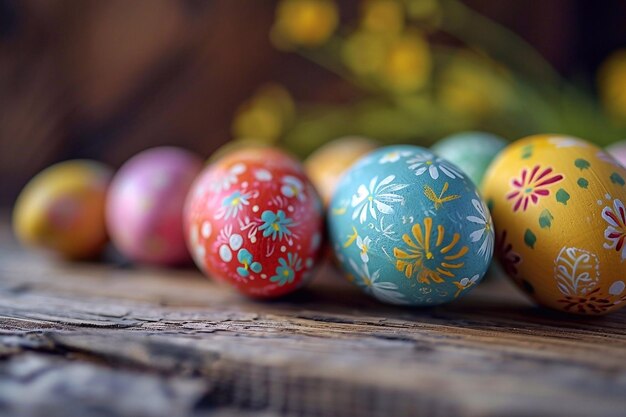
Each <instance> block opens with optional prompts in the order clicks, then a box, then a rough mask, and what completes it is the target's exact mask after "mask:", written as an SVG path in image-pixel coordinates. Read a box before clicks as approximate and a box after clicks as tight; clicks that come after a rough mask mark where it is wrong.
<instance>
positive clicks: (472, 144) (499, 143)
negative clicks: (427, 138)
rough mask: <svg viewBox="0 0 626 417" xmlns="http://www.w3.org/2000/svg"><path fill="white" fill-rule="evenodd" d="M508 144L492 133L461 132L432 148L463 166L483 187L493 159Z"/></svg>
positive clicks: (477, 184)
mask: <svg viewBox="0 0 626 417" xmlns="http://www.w3.org/2000/svg"><path fill="white" fill-rule="evenodd" d="M506 145H507V141H506V140H504V139H502V138H501V137H500V136H496V135H492V134H491V133H485V132H461V133H455V134H453V135H450V136H447V137H445V138H443V139H441V140H440V141H439V142H437V143H435V144H434V145H433V146H432V147H431V150H432V151H433V152H434V153H435V154H437V155H438V156H440V157H442V158H444V159H447V160H448V161H450V162H452V163H453V164H455V165H456V166H458V167H459V168H461V169H462V170H463V172H465V173H466V174H467V176H468V177H469V179H470V180H472V181H473V182H474V184H476V186H478V187H481V183H482V181H483V177H484V176H485V172H487V168H489V165H490V164H491V161H493V159H494V158H495V157H496V155H498V154H499V153H500V151H501V150H502V149H504V148H505V147H506Z"/></svg>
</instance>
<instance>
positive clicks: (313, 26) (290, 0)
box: [271, 0, 339, 48]
mask: <svg viewBox="0 0 626 417" xmlns="http://www.w3.org/2000/svg"><path fill="white" fill-rule="evenodd" d="M338 23H339V11H338V9H337V5H336V4H335V3H334V2H333V1H331V0H282V1H281V2H280V3H278V6H277V8H276V20H275V22H274V26H273V28H272V33H271V37H272V40H273V41H274V43H275V44H276V46H278V47H279V48H289V47H292V46H304V47H313V46H319V45H321V44H323V43H324V42H326V41H327V40H328V38H330V36H331V35H332V34H333V32H334V31H335V29H336V28H337V24H338Z"/></svg>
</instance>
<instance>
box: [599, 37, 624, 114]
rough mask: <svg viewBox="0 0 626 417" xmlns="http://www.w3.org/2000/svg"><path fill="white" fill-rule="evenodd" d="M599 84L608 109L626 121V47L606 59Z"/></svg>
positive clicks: (600, 71) (601, 68)
mask: <svg viewBox="0 0 626 417" xmlns="http://www.w3.org/2000/svg"><path fill="white" fill-rule="evenodd" d="M598 84H599V89H600V95H601V97H602V101H603V104H604V106H605V107H606V109H607V111H609V112H610V113H611V114H612V115H613V116H615V117H616V118H619V119H622V120H624V121H626V49H620V50H618V51H616V52H614V53H613V54H611V55H610V56H609V57H608V58H607V59H606V61H604V63H603V64H602V66H601V67H600V70H599V72H598Z"/></svg>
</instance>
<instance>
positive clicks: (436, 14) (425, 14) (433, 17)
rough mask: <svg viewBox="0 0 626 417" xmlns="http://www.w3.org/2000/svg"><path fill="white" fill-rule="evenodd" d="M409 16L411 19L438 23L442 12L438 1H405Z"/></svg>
mask: <svg viewBox="0 0 626 417" xmlns="http://www.w3.org/2000/svg"><path fill="white" fill-rule="evenodd" d="M404 4H405V7H406V11H407V15H408V17H409V18H410V19H414V20H419V21H422V22H423V21H429V22H431V23H438V22H439V21H440V20H441V16H442V11H441V5H440V4H439V1H438V0H404Z"/></svg>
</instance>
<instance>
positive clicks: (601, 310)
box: [483, 135, 626, 315]
mask: <svg viewBox="0 0 626 417" xmlns="http://www.w3.org/2000/svg"><path fill="white" fill-rule="evenodd" d="M625 181H626V169H624V168H623V167H621V166H620V165H619V164H618V163H617V162H616V161H615V160H614V159H613V158H611V157H610V156H608V154H606V153H605V152H604V151H603V150H601V149H600V148H598V147H596V146H594V145H592V144H591V143H589V142H586V141H584V140H582V139H578V138H573V137H568V136H558V135H537V136H531V137H528V138H525V139H522V140H519V141H517V142H515V143H513V144H512V145H510V146H508V147H507V148H506V149H505V150H504V151H503V152H502V153H501V154H500V156H499V157H498V158H497V159H496V160H495V161H494V162H493V164H492V165H491V167H490V168H489V171H488V172H487V174H486V176H485V181H484V183H483V192H484V196H485V199H486V200H487V204H488V206H489V208H490V210H491V214H492V217H493V221H494V225H495V229H496V257H497V258H498V259H499V261H500V263H501V265H502V267H503V269H504V270H505V271H506V273H507V274H508V275H509V276H510V277H511V278H513V280H514V281H515V282H516V283H517V284H518V286H519V287H521V288H522V289H523V290H524V291H526V292H527V293H528V294H529V295H530V296H531V297H532V298H533V299H534V300H535V301H537V302H538V303H539V304H541V305H544V306H547V307H550V308H553V309H557V310H561V311H565V312H568V313H576V314H591V315H599V314H606V313H609V312H611V311H615V310H617V309H619V308H621V307H623V306H625V305H626V209H625V205H626V183H625Z"/></svg>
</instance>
